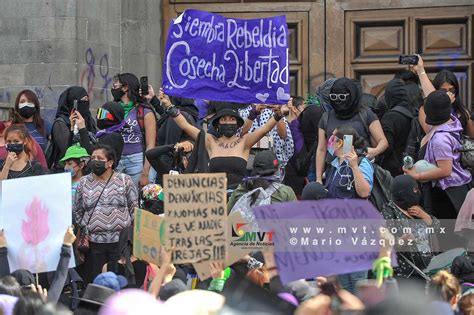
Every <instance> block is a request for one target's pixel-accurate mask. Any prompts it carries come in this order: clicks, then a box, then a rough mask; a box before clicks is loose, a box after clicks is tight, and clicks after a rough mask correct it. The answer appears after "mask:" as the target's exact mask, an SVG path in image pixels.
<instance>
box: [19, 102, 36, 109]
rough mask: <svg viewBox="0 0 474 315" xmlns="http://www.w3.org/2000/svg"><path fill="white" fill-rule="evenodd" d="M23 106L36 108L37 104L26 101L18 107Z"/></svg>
mask: <svg viewBox="0 0 474 315" xmlns="http://www.w3.org/2000/svg"><path fill="white" fill-rule="evenodd" d="M23 107H32V108H34V107H35V104H33V103H30V102H25V103H20V104H18V108H23Z"/></svg>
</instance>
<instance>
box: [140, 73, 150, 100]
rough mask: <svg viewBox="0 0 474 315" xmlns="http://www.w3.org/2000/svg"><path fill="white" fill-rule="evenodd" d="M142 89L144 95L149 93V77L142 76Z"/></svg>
mask: <svg viewBox="0 0 474 315" xmlns="http://www.w3.org/2000/svg"><path fill="white" fill-rule="evenodd" d="M140 89H141V90H142V96H145V95H148V77H146V76H144V77H141V78H140Z"/></svg>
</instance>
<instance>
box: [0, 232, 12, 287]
mask: <svg viewBox="0 0 474 315" xmlns="http://www.w3.org/2000/svg"><path fill="white" fill-rule="evenodd" d="M7 256H8V249H7V239H6V237H5V232H4V231H3V229H1V230H0V278H1V277H3V276H7V275H9V274H10V265H9V264H8V257H7Z"/></svg>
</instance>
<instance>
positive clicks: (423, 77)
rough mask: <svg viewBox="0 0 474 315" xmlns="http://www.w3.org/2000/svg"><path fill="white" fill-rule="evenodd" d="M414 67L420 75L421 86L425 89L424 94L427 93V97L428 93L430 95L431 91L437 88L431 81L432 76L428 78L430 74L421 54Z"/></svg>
mask: <svg viewBox="0 0 474 315" xmlns="http://www.w3.org/2000/svg"><path fill="white" fill-rule="evenodd" d="M413 69H414V70H415V71H416V74H418V77H419V78H420V83H421V88H422V89H423V94H424V95H425V97H427V96H428V95H430V93H431V92H433V91H434V90H435V87H434V86H433V83H431V80H430V78H428V74H426V71H425V67H424V64H423V59H421V56H420V55H418V64H417V65H416V66H414V67H413Z"/></svg>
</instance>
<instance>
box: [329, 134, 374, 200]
mask: <svg viewBox="0 0 474 315" xmlns="http://www.w3.org/2000/svg"><path fill="white" fill-rule="evenodd" d="M351 137H352V143H351V141H350V139H351ZM328 151H329V153H331V154H332V155H333V156H334V157H335V159H334V160H333V161H332V162H331V167H330V168H329V171H328V173H327V176H326V187H327V190H328V192H329V194H328V198H336V199H347V198H349V199H352V198H360V199H367V198H369V196H370V192H371V191H372V185H373V181H374V168H373V166H372V163H371V162H370V161H369V159H368V158H367V157H365V152H366V151H367V147H366V146H365V144H364V139H363V138H361V137H360V136H359V134H358V133H357V131H356V130H355V129H354V128H352V127H351V126H349V125H344V126H341V127H338V128H336V129H335V130H334V132H333V134H332V136H331V137H330V138H329V140H328Z"/></svg>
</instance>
